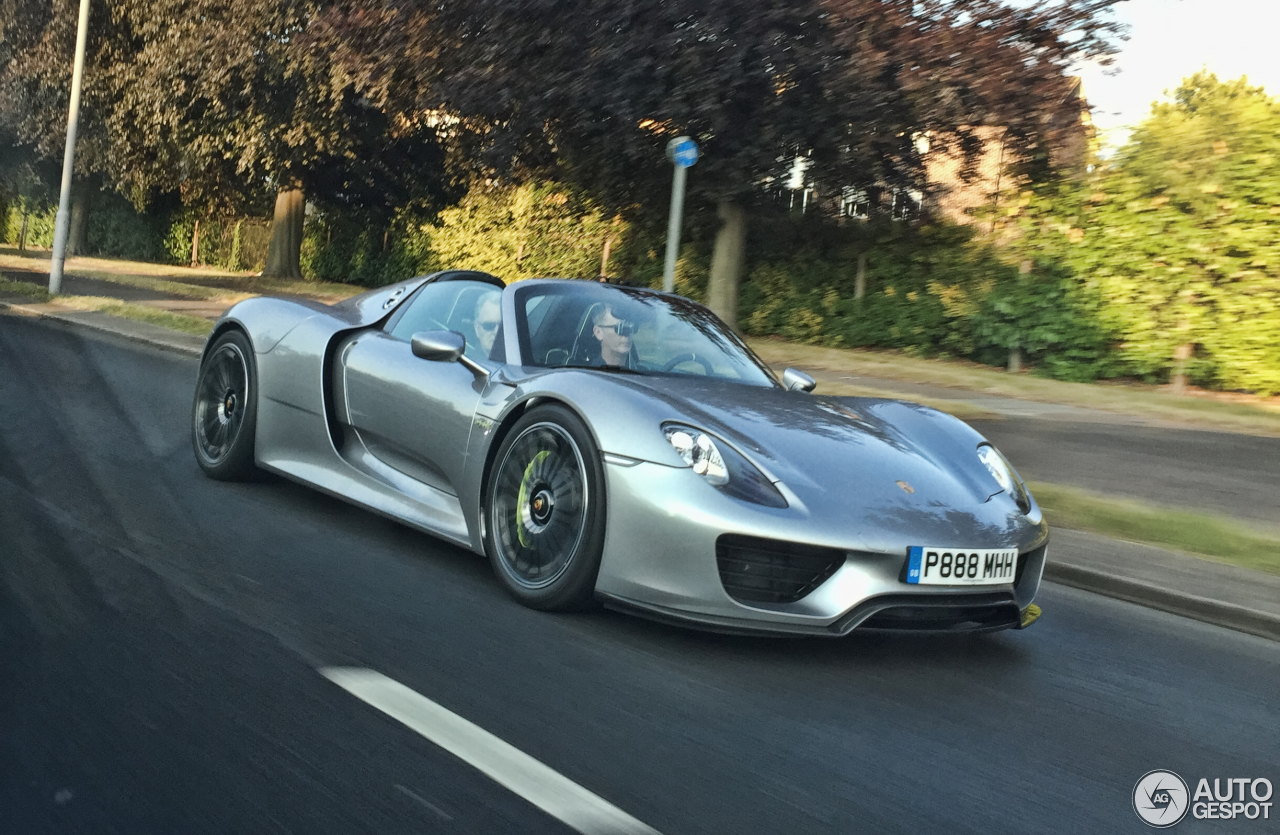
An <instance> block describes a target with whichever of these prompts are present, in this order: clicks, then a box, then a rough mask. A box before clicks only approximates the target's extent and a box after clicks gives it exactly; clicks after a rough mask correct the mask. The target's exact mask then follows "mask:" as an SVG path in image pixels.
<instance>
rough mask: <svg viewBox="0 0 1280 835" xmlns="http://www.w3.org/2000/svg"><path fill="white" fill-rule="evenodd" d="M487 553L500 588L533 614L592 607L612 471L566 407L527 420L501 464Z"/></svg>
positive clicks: (489, 493)
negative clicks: (608, 473) (606, 489)
mask: <svg viewBox="0 0 1280 835" xmlns="http://www.w3.org/2000/svg"><path fill="white" fill-rule="evenodd" d="M484 514H485V526H484V527H485V550H486V551H487V552H488V554H489V561H490V563H492V564H493V571H494V574H496V575H497V576H498V581H499V582H501V583H502V585H503V586H504V587H505V588H506V589H507V591H508V592H510V593H511V595H512V596H513V597H515V599H516V600H519V601H520V602H521V603H523V604H524V605H526V606H529V607H530V608H533V609H544V610H560V611H567V610H574V609H581V608H584V607H586V606H587V605H589V604H590V603H591V601H592V598H593V595H594V593H595V587H596V575H597V574H598V573H599V571H600V554H601V551H602V550H603V549H604V528H605V513H604V467H603V465H602V464H601V460H600V451H599V449H597V447H596V444H595V441H594V439H593V438H592V436H591V432H590V430H588V429H587V426H586V424H584V423H583V422H582V420H581V419H580V418H579V417H578V416H577V415H575V414H574V413H573V412H571V411H569V410H568V409H566V408H564V407H563V406H558V405H547V406H538V407H536V408H534V409H530V410H529V411H528V412H527V413H526V414H524V415H522V416H521V417H520V419H519V420H518V421H516V424H515V426H513V427H512V428H511V431H510V432H508V433H507V436H506V438H505V439H504V440H503V442H502V445H501V446H500V447H499V448H498V454H497V455H495V456H494V458H493V468H492V470H491V471H490V473H489V479H488V483H487V487H486V488H485V503H484Z"/></svg>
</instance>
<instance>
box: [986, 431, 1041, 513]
mask: <svg viewBox="0 0 1280 835" xmlns="http://www.w3.org/2000/svg"><path fill="white" fill-rule="evenodd" d="M978 460H979V461H981V462H982V463H983V464H984V465H985V466H986V468H987V472H989V473H991V477H992V478H994V479H995V480H996V483H997V484H999V485H1000V489H1001V490H1003V491H1004V492H1006V493H1008V494H1009V495H1010V496H1012V497H1013V500H1014V501H1015V502H1017V503H1018V509H1019V510H1021V511H1022V512H1023V513H1030V512H1031V495H1030V494H1029V493H1027V488H1026V485H1024V484H1023V483H1022V479H1020V478H1018V474H1017V473H1016V472H1014V469H1013V467H1012V466H1010V464H1009V462H1008V461H1006V460H1005V457H1004V456H1003V455H1001V454H1000V450H998V449H996V448H995V447H993V446H992V445H991V444H981V445H979V447H978Z"/></svg>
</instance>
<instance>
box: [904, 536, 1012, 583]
mask: <svg viewBox="0 0 1280 835" xmlns="http://www.w3.org/2000/svg"><path fill="white" fill-rule="evenodd" d="M1017 567H1018V551H1017V549H1016V548H1000V549H997V550H994V551H993V550H989V549H988V550H983V549H980V548H932V547H929V546H924V545H913V546H911V547H910V548H908V549H907V582H908V583H912V584H918V585H922V586H988V585H996V584H998V583H1012V582H1013V576H1014V572H1015V571H1016V570H1017Z"/></svg>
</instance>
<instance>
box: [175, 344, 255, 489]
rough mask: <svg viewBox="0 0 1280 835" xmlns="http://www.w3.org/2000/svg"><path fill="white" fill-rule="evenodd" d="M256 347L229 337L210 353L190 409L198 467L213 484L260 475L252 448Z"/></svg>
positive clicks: (206, 356)
mask: <svg viewBox="0 0 1280 835" xmlns="http://www.w3.org/2000/svg"><path fill="white" fill-rule="evenodd" d="M256 374H257V370H256V366H255V365H254V361H253V347H252V346H251V345H250V344H249V339H248V337H246V336H245V335H244V334H243V333H242V332H240V331H238V330H233V331H227V332H226V333H224V334H223V335H222V336H220V337H218V340H217V341H216V342H215V343H214V344H213V346H212V347H210V349H209V350H208V351H207V352H206V354H205V358H204V361H203V362H202V363H201V364H200V376H199V378H198V379H197V381H196V396H195V402H194V403H193V404H192V407H191V442H192V446H193V447H194V448H195V453H196V461H197V462H198V463H199V464H200V468H201V469H202V470H204V471H205V473H206V474H207V475H208V476H210V477H211V478H216V479H218V480H220V481H240V480H244V479H247V478H250V477H252V476H253V475H254V474H255V472H256V467H255V465H254V462H253V445H254V435H255V430H256V428H257V427H256V423H257V416H258V400H257V376H256Z"/></svg>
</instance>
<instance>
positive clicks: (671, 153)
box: [662, 136, 698, 293]
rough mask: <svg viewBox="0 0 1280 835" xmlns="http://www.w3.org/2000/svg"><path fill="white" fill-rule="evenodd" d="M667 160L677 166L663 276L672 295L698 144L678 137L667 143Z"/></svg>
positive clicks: (668, 223)
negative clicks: (686, 191) (689, 179)
mask: <svg viewBox="0 0 1280 835" xmlns="http://www.w3.org/2000/svg"><path fill="white" fill-rule="evenodd" d="M667 159H669V160H671V164H672V165H674V166H675V174H674V176H673V177H672V179H671V215H670V217H669V218H668V220H667V266H666V269H665V270H664V271H663V274H662V289H663V290H665V291H666V292H668V293H670V292H672V291H673V290H675V288H676V258H677V257H678V256H679V254H680V220H681V217H682V216H683V215H684V181H685V176H686V175H687V174H688V171H689V169H690V168H691V167H692V166H693V164H694V163H695V162H697V161H698V143H697V142H694V141H693V140H692V139H690V138H689V137H687V136H677V137H676V138H675V139H673V140H671V141H670V142H668V143H667Z"/></svg>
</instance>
